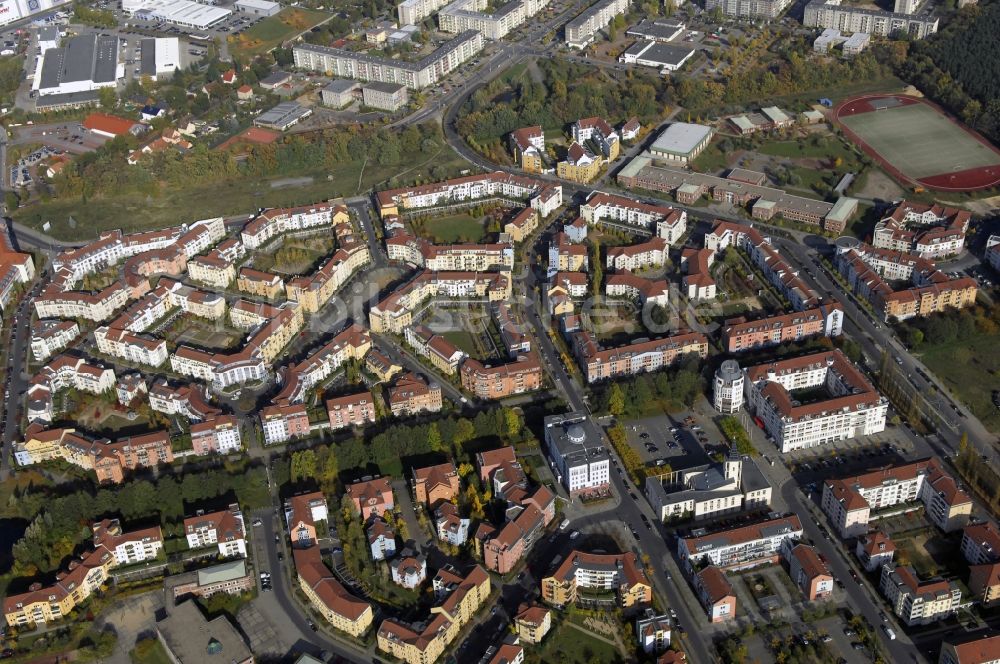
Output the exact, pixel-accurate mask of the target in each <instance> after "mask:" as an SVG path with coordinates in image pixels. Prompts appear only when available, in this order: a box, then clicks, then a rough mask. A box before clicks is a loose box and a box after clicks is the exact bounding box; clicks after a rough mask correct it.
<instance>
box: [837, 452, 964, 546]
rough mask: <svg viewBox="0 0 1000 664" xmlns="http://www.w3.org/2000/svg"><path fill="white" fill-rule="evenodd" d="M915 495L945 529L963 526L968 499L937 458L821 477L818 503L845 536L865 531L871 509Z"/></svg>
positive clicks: (938, 524) (904, 501)
mask: <svg viewBox="0 0 1000 664" xmlns="http://www.w3.org/2000/svg"><path fill="white" fill-rule="evenodd" d="M917 500H919V501H921V502H923V503H924V506H925V509H926V513H927V517H928V518H929V519H930V520H931V522H932V523H934V525H936V526H937V527H938V528H940V529H942V530H944V531H945V532H951V531H953V530H957V529H959V528H962V527H964V526H965V524H966V523H967V522H968V519H969V516H970V515H971V514H972V499H971V498H970V497H969V495H968V494H967V493H966V492H965V491H964V490H963V489H962V488H961V487H960V486H959V485H958V483H956V482H955V480H954V479H953V478H952V477H951V476H950V475H948V474H947V473H946V472H945V471H944V469H943V468H942V467H941V464H940V463H939V462H938V461H937V459H923V460H920V461H914V462H913V463H908V464H902V465H899V466H891V467H888V468H884V469H882V470H876V471H872V472H870V473H865V474H864V475H859V476H856V477H848V478H844V479H837V480H827V481H826V482H824V483H823V498H822V502H821V505H822V507H823V512H824V513H826V515H827V517H828V518H829V519H830V523H831V524H833V526H834V527H835V528H836V529H837V532H839V533H840V536H841V537H844V538H847V537H856V536H860V535H864V534H865V533H866V532H868V524H869V521H870V520H871V515H872V512H877V511H878V510H881V509H884V508H887V507H893V506H895V505H900V504H905V503H912V502H915V501H917Z"/></svg>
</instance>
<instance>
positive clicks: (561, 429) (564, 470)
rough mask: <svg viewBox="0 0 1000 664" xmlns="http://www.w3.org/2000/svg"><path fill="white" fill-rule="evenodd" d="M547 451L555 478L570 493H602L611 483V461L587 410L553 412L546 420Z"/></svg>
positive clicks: (573, 494) (572, 494)
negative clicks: (554, 413) (587, 414)
mask: <svg viewBox="0 0 1000 664" xmlns="http://www.w3.org/2000/svg"><path fill="white" fill-rule="evenodd" d="M544 429H545V451H546V452H547V454H548V456H549V461H550V462H551V464H552V466H553V469H554V470H555V474H556V480H557V481H559V482H562V484H563V485H564V486H565V487H566V490H567V491H568V492H569V494H570V495H571V496H577V495H586V494H593V493H601V492H604V491H607V490H608V488H609V487H610V485H611V484H610V483H611V462H610V457H609V455H608V451H607V449H606V448H605V447H604V443H603V442H602V440H601V436H600V434H599V432H598V431H597V429H596V426H595V425H594V423H593V422H591V421H590V419H589V417H587V416H586V415H585V414H584V413H566V414H565V415H550V416H548V417H546V418H545V420H544Z"/></svg>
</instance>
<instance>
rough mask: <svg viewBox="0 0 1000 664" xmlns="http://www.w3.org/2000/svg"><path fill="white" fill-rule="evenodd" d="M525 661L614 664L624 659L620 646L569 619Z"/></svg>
mask: <svg viewBox="0 0 1000 664" xmlns="http://www.w3.org/2000/svg"><path fill="white" fill-rule="evenodd" d="M532 650H534V649H532ZM529 652H530V651H529ZM525 661H528V662H558V663H559V664H590V662H602V664H613V663H614V662H621V661H623V660H622V657H621V653H620V652H619V651H618V648H616V647H615V646H613V645H611V644H609V643H605V642H604V641H601V640H600V639H597V638H595V637H594V636H592V635H590V634H588V633H587V631H586V630H585V629H578V628H577V627H575V626H573V625H571V624H570V623H569V622H568V621H567V622H564V623H563V624H562V625H559V626H558V627H556V628H555V629H553V630H552V631H551V632H550V633H549V634H548V636H546V637H545V641H544V642H543V643H542V647H541V648H540V649H538V650H534V652H531V653H530V654H529V656H528V657H527V658H526V659H525Z"/></svg>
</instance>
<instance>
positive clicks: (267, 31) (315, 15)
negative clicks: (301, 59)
mask: <svg viewBox="0 0 1000 664" xmlns="http://www.w3.org/2000/svg"><path fill="white" fill-rule="evenodd" d="M328 18H330V15H329V14H328V13H326V12H321V11H318V10H316V9H305V8H301V7H286V8H285V9H283V10H281V11H280V12H278V13H277V14H276V15H274V16H269V17H268V18H265V19H264V20H263V21H261V22H260V23H258V24H257V25H254V26H253V27H251V28H249V29H248V30H245V31H244V32H243V34H240V35H230V36H229V38H228V41H229V50H230V52H231V53H232V54H233V55H235V56H238V57H254V56H257V55H261V54H262V53H267V52H268V51H270V50H272V49H274V48H276V47H278V46H280V45H281V43H282V42H284V41H285V40H288V39H291V38H293V37H295V36H296V35H298V34H299V33H302V32H305V31H306V30H309V29H311V28H313V27H315V26H317V25H319V24H320V23H322V22H324V21H325V20H326V19H328Z"/></svg>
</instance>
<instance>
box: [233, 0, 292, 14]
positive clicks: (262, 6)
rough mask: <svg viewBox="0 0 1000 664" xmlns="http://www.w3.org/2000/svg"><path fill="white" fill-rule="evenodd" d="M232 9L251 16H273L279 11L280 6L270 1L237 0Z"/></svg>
mask: <svg viewBox="0 0 1000 664" xmlns="http://www.w3.org/2000/svg"><path fill="white" fill-rule="evenodd" d="M233 8H234V9H235V10H236V11H238V12H243V13H244V14H250V15H251V16H274V15H275V14H277V13H278V12H280V11H281V5H279V4H278V3H277V2H271V1H270V0H237V2H236V4H234V5H233Z"/></svg>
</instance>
